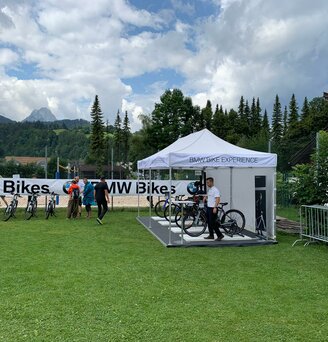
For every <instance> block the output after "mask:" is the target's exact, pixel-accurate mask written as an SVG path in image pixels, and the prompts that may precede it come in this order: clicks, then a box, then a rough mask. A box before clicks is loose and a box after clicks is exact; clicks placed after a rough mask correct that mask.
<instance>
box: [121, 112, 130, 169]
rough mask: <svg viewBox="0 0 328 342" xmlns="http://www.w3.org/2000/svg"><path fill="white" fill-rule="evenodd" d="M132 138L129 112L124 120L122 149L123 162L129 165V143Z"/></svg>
mask: <svg viewBox="0 0 328 342" xmlns="http://www.w3.org/2000/svg"><path fill="white" fill-rule="evenodd" d="M130 138H131V128H130V120H129V116H128V112H127V111H125V116H124V120H123V128H122V147H123V153H122V155H123V162H124V163H125V164H127V162H128V154H129V141H130Z"/></svg>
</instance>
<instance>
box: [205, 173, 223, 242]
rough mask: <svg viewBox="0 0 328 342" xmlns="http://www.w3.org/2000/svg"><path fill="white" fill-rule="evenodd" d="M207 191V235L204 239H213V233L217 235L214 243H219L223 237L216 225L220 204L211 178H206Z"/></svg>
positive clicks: (218, 194)
mask: <svg viewBox="0 0 328 342" xmlns="http://www.w3.org/2000/svg"><path fill="white" fill-rule="evenodd" d="M206 185H207V188H208V191H207V222H208V230H209V235H208V236H207V237H205V239H210V240H213V239H214V232H215V233H216V235H217V239H216V241H221V240H222V239H223V238H224V235H223V234H222V233H221V231H220V229H219V227H218V226H217V224H216V219H217V217H218V205H219V203H220V191H219V189H218V188H217V187H215V186H214V179H213V178H212V177H208V178H206Z"/></svg>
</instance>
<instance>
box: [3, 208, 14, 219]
mask: <svg viewBox="0 0 328 342" xmlns="http://www.w3.org/2000/svg"><path fill="white" fill-rule="evenodd" d="M11 215H12V205H11V204H9V205H8V207H7V208H6V209H5V211H4V213H3V220H4V221H8V220H9V219H10V218H11Z"/></svg>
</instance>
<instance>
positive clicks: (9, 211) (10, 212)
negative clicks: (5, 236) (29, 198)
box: [3, 192, 22, 221]
mask: <svg viewBox="0 0 328 342" xmlns="http://www.w3.org/2000/svg"><path fill="white" fill-rule="evenodd" d="M11 194H12V195H13V199H12V200H11V202H10V203H9V205H8V207H7V208H6V209H5V211H4V218H3V220H4V221H8V220H9V219H10V218H11V217H16V216H15V213H16V209H17V205H18V197H22V196H21V195H20V194H17V193H16V194H14V193H13V192H12V193H11Z"/></svg>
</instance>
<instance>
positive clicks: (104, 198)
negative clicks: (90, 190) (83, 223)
mask: <svg viewBox="0 0 328 342" xmlns="http://www.w3.org/2000/svg"><path fill="white" fill-rule="evenodd" d="M95 199H96V202H97V206H98V217H97V222H98V223H99V224H103V222H102V219H103V217H104V216H105V214H106V213H107V211H108V203H109V202H110V201H109V189H108V185H107V182H106V178H105V177H104V176H101V177H100V182H99V183H97V184H96V185H95Z"/></svg>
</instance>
